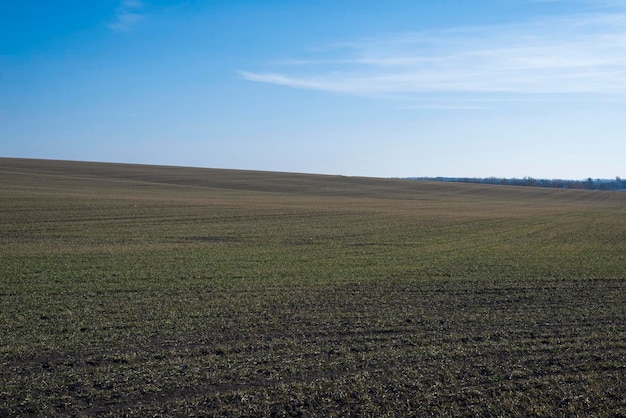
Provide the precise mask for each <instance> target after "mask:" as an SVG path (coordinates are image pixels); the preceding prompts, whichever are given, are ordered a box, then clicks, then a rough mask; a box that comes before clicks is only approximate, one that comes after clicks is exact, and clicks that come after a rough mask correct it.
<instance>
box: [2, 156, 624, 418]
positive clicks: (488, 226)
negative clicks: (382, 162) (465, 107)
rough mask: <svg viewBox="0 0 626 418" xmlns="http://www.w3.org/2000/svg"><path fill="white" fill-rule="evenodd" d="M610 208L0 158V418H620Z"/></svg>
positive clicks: (352, 182) (619, 227)
mask: <svg viewBox="0 0 626 418" xmlns="http://www.w3.org/2000/svg"><path fill="white" fill-rule="evenodd" d="M625 284H626V193H618V192H613V193H611V192H594V191H583V190H551V189H538V188H521V187H513V188H510V187H505V186H486V185H474V184H451V183H431V182H418V181H409V180H393V179H372V178H355V177H342V176H319V175H306V174H296V173H270V172H252V171H235V170H216V169H200V168H181V167H160V166H139V165H124V164H104V163H84V162H68V161H46V160H26V159H8V158H0V335H1V336H2V338H1V339H0V416H21V415H27V416H28V415H31V416H35V415H36V416H40V415H45V416H81V415H98V416H107V415H111V416H120V415H124V416H152V415H159V414H160V415H167V416H170V415H183V416H194V415H195V416H285V415H287V416H346V415H358V416H376V417H378V416H427V415H434V416H459V415H469V416H473V415H480V416H533V415H534V416H585V417H588V416H625V415H626V400H625V399H626V396H625V394H626V379H625V376H626V286H625Z"/></svg>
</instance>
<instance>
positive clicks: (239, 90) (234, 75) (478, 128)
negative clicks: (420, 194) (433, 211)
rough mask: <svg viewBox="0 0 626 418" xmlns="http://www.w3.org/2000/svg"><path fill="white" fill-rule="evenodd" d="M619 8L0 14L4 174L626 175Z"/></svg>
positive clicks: (525, 0) (335, 0) (463, 2)
mask: <svg viewBox="0 0 626 418" xmlns="http://www.w3.org/2000/svg"><path fill="white" fill-rule="evenodd" d="M625 115H626V3H624V2H623V1H621V0H620V1H615V0H428V1H427V0H424V1H417V0H413V1H408V0H407V1H404V0H389V1H385V2H382V1H369V0H344V1H342V0H319V1H304V0H292V1H252V0H249V1H237V0H229V1H191V0H188V1H169V0H141V1H140V0H97V1H84V0H57V1H48V0H45V1H44V0H23V1H15V2H9V1H6V2H1V3H0V156H6V157H25V158H51V159H69V160H87V161H112V162H129V163H146V164H165V165H184V166H199V167H220V168H236V169H256V170H270V171H292V172H307V173H325V174H343V175H359V176H376V177H405V176H463V177H486V176H498V177H524V176H531V177H535V178H571V179H580V178H586V177H593V178H614V177H615V176H622V177H626V172H625V171H626V169H625V168H626V164H625V163H624V160H625V157H626V117H625Z"/></svg>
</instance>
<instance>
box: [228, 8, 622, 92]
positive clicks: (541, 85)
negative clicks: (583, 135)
mask: <svg viewBox="0 0 626 418" xmlns="http://www.w3.org/2000/svg"><path fill="white" fill-rule="evenodd" d="M325 53H326V54H327V55H329V56H323V57H311V56H309V57H305V58H304V59H297V60H283V61H280V62H276V63H273V64H270V65H271V68H273V69H274V70H273V71H240V75H241V76H242V77H243V78H244V79H246V80H250V81H255V82H263V83H271V84H277V85H282V86H288V87H294V88H302V89H312V90H323V91H329V92H337V93H346V94H355V95H397V94H404V95H407V94H408V95H412V94H413V95H415V94H422V93H508V94H546V93H547V94H569V93H597V94H612V93H626V14H593V15H589V14H588V15H576V16H565V17H552V18H544V19H536V20H533V21H529V22H526V23H520V24H509V25H491V26H480V27H461V28H449V29H445V30H431V31H425V32H417V33H405V34H399V35H395V36H387V37H381V38H371V39H360V40H356V41H352V42H343V43H338V44H336V45H333V46H332V48H330V49H328V50H326V51H325Z"/></svg>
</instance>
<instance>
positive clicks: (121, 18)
mask: <svg viewBox="0 0 626 418" xmlns="http://www.w3.org/2000/svg"><path fill="white" fill-rule="evenodd" d="M143 6H144V4H143V2H142V1H140V0H122V2H121V4H120V5H119V6H118V7H117V9H116V14H115V21H114V22H112V23H109V24H108V25H107V26H108V27H109V29H111V30H112V31H113V32H128V31H130V30H131V29H133V28H134V27H135V26H136V25H137V24H138V23H139V22H141V21H142V20H143V15H142V13H141V10H142V9H143Z"/></svg>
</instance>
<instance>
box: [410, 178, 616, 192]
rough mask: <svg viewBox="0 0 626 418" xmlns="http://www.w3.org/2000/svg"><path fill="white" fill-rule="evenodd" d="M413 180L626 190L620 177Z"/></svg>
mask: <svg viewBox="0 0 626 418" xmlns="http://www.w3.org/2000/svg"><path fill="white" fill-rule="evenodd" d="M410 179H411V180H429V181H446V182H454V183H478V184H499V185H503V186H531V187H550V188H553V189H586V190H626V180H622V179H621V178H619V177H615V179H612V180H611V179H592V178H591V177H589V178H587V179H586V180H560V179H556V180H555V179H552V180H548V179H534V178H532V177H524V178H521V179H517V178H512V179H507V178H498V177H483V178H476V177H473V178H468V177H410Z"/></svg>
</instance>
